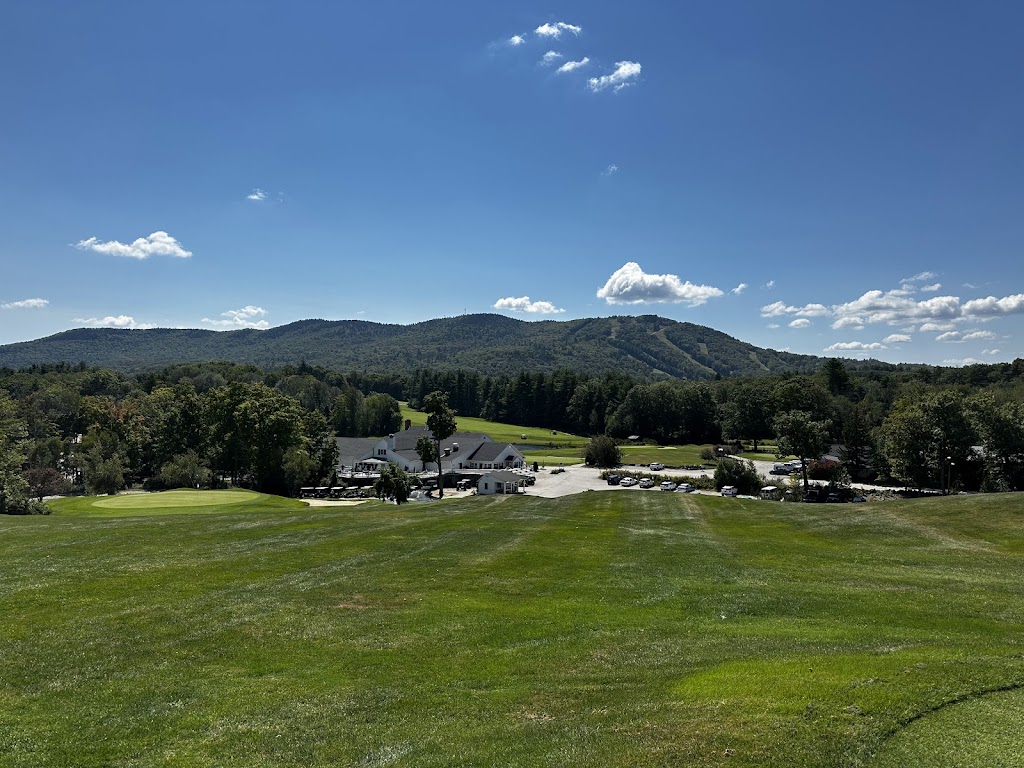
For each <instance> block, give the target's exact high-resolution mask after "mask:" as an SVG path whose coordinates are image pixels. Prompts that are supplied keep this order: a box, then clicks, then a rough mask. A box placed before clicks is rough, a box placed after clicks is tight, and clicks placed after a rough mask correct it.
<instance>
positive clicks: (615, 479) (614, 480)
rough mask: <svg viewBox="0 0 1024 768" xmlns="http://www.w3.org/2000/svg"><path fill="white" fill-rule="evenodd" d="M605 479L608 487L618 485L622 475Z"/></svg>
mask: <svg viewBox="0 0 1024 768" xmlns="http://www.w3.org/2000/svg"><path fill="white" fill-rule="evenodd" d="M605 479H606V480H607V481H608V485H618V484H619V481H620V480H622V475H608V477H606V478H605Z"/></svg>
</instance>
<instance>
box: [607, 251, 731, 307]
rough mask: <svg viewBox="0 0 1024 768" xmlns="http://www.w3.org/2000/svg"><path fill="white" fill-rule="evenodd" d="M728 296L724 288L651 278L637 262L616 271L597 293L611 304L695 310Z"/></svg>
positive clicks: (660, 276) (677, 278) (659, 277)
mask: <svg viewBox="0 0 1024 768" xmlns="http://www.w3.org/2000/svg"><path fill="white" fill-rule="evenodd" d="M724 295H725V294H724V292H723V291H722V290H721V289H720V288H715V287H714V286H711V285H694V284H693V283H691V282H690V281H689V280H687V281H686V282H683V281H681V280H680V279H679V277H677V276H676V275H649V274H647V273H646V272H644V271H643V270H642V269H641V268H640V265H639V264H637V263H636V262H635V261H630V262H628V263H627V264H624V265H623V266H622V267H620V268H619V269H618V270H616V271H615V272H614V273H613V274H612V276H611V277H609V278H608V282H606V283H605V284H604V286H603V287H602V288H601V289H600V290H599V291H598V292H597V297H598V298H599V299H604V300H605V301H606V302H608V303H609V304H655V303H685V304H689V305H690V306H691V307H697V306H700V305H701V304H704V303H705V302H707V300H708V299H713V298H717V297H719V296H724Z"/></svg>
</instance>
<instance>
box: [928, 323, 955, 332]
mask: <svg viewBox="0 0 1024 768" xmlns="http://www.w3.org/2000/svg"><path fill="white" fill-rule="evenodd" d="M954 328H956V326H955V325H953V323H923V324H922V325H921V333H933V332H935V331H952V330H953V329H954Z"/></svg>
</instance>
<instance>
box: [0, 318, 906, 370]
mask: <svg viewBox="0 0 1024 768" xmlns="http://www.w3.org/2000/svg"><path fill="white" fill-rule="evenodd" d="M210 360H226V361H231V362H236V363H252V364H255V365H260V366H264V367H276V366H281V365H285V364H299V363H301V362H302V361H303V360H305V361H306V362H307V363H309V364H311V365H322V366H325V367H327V368H332V369H334V370H342V371H348V370H366V371H388V372H402V371H412V370H415V369H417V368H435V369H446V368H447V369H451V368H465V369H472V370H476V371H478V372H479V373H482V374H488V375H500V374H505V373H517V372H519V371H522V370H531V371H554V370H558V369H572V370H578V371H583V372H587V373H593V374H600V373H604V372H607V371H623V372H628V373H632V374H634V375H636V376H638V377H641V378H646V379H657V378H666V377H678V378H684V379H711V378H714V377H715V376H716V375H719V374H720V375H722V376H734V375H758V374H762V373H779V372H784V371H797V372H806V371H813V370H817V368H818V367H819V366H820V364H821V362H822V358H818V357H813V356H809V355H795V354H791V353H788V352H777V351H775V350H771V349H762V348H760V347H755V346H753V345H751V344H746V343H744V342H742V341H739V340H738V339H734V338H733V337H731V336H728V335H726V334H724V333H721V332H720V331H716V330H714V329H712V328H705V327H703V326H699V325H693V324H692V323H679V322H676V321H674V320H666V319H664V318H660V317H656V316H653V315H645V316H641V317H602V318H590V319H583V320H569V321H554V320H548V321H543V322H523V321H521V320H515V319H512V318H509V317H504V316H501V315H464V316H461V317H451V318H442V319H438V320H429V321H427V322H423V323H416V324H413V325H384V324H380V323H370V322H365V321H361V320H342V321H337V322H329V321H326V320H303V321H300V322H296V323H290V324H289V325H283V326H280V327H278V328H272V329H270V330H266V331H255V330H251V329H245V330H238V331H221V332H217V331H209V330H186V329H172V328H153V329H148V330H126V329H113V328H89V329H77V330H72V331H65V332H63V333H58V334H56V335H54V336H49V337H47V338H45V339H38V340H36V341H27V342H21V343H18V344H7V345H5V346H0V367H9V368H20V367H27V366H30V365H34V364H39V363H58V362H65V363H73V364H74V363H79V362H85V363H88V364H89V365H95V366H100V367H105V368H114V369H119V370H126V371H140V370H150V369H154V368H160V367H164V366H167V365H172V364H176V363H186V362H203V361H210ZM850 365H851V366H853V367H863V366H870V365H874V366H881V367H888V366H884V364H882V363H877V362H874V361H850Z"/></svg>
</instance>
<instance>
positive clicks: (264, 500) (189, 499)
mask: <svg viewBox="0 0 1024 768" xmlns="http://www.w3.org/2000/svg"><path fill="white" fill-rule="evenodd" d="M237 504H246V505H247V508H249V509H284V508H293V509H297V508H301V507H304V506H305V504H303V503H302V502H300V501H296V500H294V499H282V498H281V497H279V496H266V495H264V494H262V493H256V492H254V491H246V490H242V489H232V490H228V491H193V490H188V489H178V490H174V491H164V492H162V493H126V494H122V495H119V496H87V497H71V498H66V499H58V500H55V501H52V502H50V505H49V506H50V509H51V510H53V512H54V513H55V514H59V515H85V516H93V517H96V516H106V517H109V516H122V515H140V514H154V513H161V512H163V513H166V512H177V513H195V514H210V513H214V512H222V511H226V510H230V509H231V508H232V507H233V506H234V505H237Z"/></svg>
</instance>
